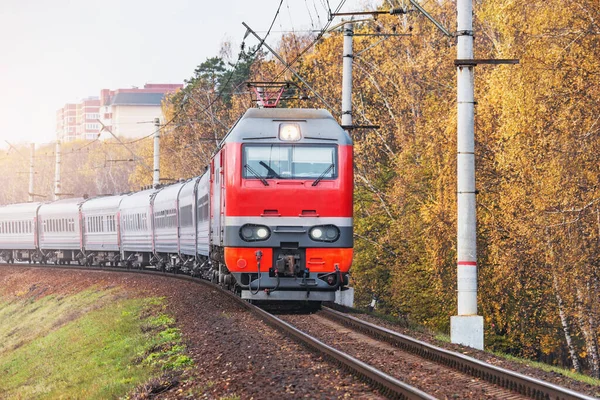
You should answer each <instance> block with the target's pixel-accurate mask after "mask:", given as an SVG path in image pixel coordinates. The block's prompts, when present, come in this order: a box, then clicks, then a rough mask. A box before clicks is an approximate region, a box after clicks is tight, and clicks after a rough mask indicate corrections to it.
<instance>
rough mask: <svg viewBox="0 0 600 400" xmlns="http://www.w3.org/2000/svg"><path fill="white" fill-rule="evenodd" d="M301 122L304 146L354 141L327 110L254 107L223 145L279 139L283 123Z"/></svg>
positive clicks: (350, 142) (347, 143)
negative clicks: (280, 125) (307, 144)
mask: <svg viewBox="0 0 600 400" xmlns="http://www.w3.org/2000/svg"><path fill="white" fill-rule="evenodd" d="M282 122H297V123H298V124H299V125H300V129H301V131H302V140H301V142H302V143H334V142H335V143H338V144H342V145H349V144H352V139H351V138H350V136H349V135H348V133H346V131H344V130H343V129H342V127H341V126H340V125H339V124H338V123H337V121H336V120H335V119H334V118H333V116H332V115H331V113H329V111H327V110H317V109H313V108H251V109H249V110H248V111H246V113H245V114H244V115H243V116H242V118H240V119H239V121H238V122H237V123H236V124H235V125H234V127H233V128H232V129H231V131H229V133H228V135H227V137H225V139H224V141H223V142H225V143H226V142H238V143H239V142H242V143H251V142H260V141H264V140H268V139H274V140H278V133H279V132H278V129H279V123H282Z"/></svg>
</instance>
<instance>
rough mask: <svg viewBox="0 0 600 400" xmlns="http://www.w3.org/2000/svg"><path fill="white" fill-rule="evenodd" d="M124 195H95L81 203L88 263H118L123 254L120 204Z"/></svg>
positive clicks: (85, 252)
mask: <svg viewBox="0 0 600 400" xmlns="http://www.w3.org/2000/svg"><path fill="white" fill-rule="evenodd" d="M123 197H124V196H104V197H95V198H93V199H89V200H87V201H85V202H84V203H83V204H82V205H81V218H82V221H83V226H84V236H83V238H84V239H83V254H84V256H85V262H86V263H87V264H98V265H101V266H104V265H106V264H108V265H115V266H116V265H117V264H118V262H119V260H120V256H121V254H120V232H119V225H120V224H119V204H120V203H121V200H122V199H123Z"/></svg>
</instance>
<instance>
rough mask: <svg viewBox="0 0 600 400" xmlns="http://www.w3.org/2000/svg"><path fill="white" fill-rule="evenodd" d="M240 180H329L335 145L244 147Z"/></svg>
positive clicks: (334, 165) (333, 168)
mask: <svg viewBox="0 0 600 400" xmlns="http://www.w3.org/2000/svg"><path fill="white" fill-rule="evenodd" d="M243 149H244V150H243V152H244V168H243V172H242V173H243V177H244V178H250V179H256V178H258V179H265V178H266V179H273V178H275V179H317V178H320V179H333V178H335V177H337V151H336V146H318V145H294V144H268V145H254V144H252V145H244V147H243Z"/></svg>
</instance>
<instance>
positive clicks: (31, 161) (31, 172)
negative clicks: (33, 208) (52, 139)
mask: <svg viewBox="0 0 600 400" xmlns="http://www.w3.org/2000/svg"><path fill="white" fill-rule="evenodd" d="M34 168H35V143H31V153H30V156H29V197H28V199H27V201H29V202H30V203H31V202H32V201H33V177H34V175H35V170H34Z"/></svg>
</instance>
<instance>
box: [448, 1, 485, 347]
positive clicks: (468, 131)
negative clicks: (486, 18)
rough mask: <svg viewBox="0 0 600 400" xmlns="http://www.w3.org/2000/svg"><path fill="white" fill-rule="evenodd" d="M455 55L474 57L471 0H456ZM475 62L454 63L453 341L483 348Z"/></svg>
mask: <svg viewBox="0 0 600 400" xmlns="http://www.w3.org/2000/svg"><path fill="white" fill-rule="evenodd" d="M456 36H457V47H456V53H457V57H456V58H457V59H458V60H473V3H472V0H457V32H456ZM474 68H475V64H474V63H470V64H469V63H464V64H457V113H458V116H457V117H458V118H457V120H458V122H457V201H458V205H457V212H458V214H457V228H458V229H457V236H458V238H457V278H458V315H456V316H453V317H452V318H451V324H450V325H451V329H450V339H451V341H452V343H459V344H463V345H467V346H470V347H473V348H476V349H483V317H481V316H479V315H477V244H476V229H477V227H476V221H477V219H476V203H475V195H476V190H475V134H474V133H475V130H474V126H475V88H474Z"/></svg>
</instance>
